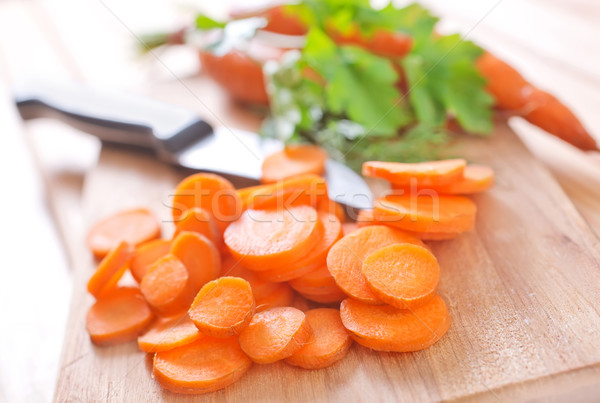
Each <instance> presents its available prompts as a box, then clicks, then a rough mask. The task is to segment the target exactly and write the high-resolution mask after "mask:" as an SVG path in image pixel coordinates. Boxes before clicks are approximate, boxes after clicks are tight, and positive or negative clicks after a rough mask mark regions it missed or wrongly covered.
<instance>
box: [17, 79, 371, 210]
mask: <svg viewBox="0 0 600 403" xmlns="http://www.w3.org/2000/svg"><path fill="white" fill-rule="evenodd" d="M14 98H15V104H16V106H17V108H18V111H19V113H20V115H21V117H22V118H23V119H24V120H28V119H35V118H40V117H50V118H55V119H59V120H61V121H64V122H65V123H68V124H70V125H71V126H73V127H75V128H77V129H80V130H82V131H84V132H87V133H90V134H93V135H95V136H96V137H98V138H100V139H101V140H102V141H103V142H106V143H110V144H116V145H120V146H127V147H129V148H131V149H139V150H146V151H150V152H152V153H154V154H155V155H156V157H157V158H158V159H159V160H161V161H163V162H165V163H168V164H172V165H176V166H181V167H184V168H187V169H191V170H194V171H203V172H213V173H217V174H221V175H224V176H226V177H229V178H231V179H233V180H234V181H235V180H237V181H240V180H241V181H243V182H244V183H248V184H250V183H259V182H260V177H261V164H262V162H263V159H264V158H265V157H266V156H267V155H269V154H271V153H273V152H276V151H279V150H281V149H282V148H283V146H284V145H283V143H282V142H280V141H278V140H276V139H266V138H263V137H260V136H259V135H257V134H256V133H252V132H248V131H244V130H239V129H231V128H228V127H224V126H218V127H216V128H213V127H212V126H211V125H210V124H209V123H208V122H206V121H205V120H204V119H202V118H201V117H200V116H199V115H198V114H197V113H196V112H195V111H193V110H189V109H185V108H182V107H178V106H175V105H170V104H167V103H162V102H158V101H155V100H152V99H149V98H144V97H140V96H135V95H131V94H125V93H115V92H110V91H105V90H99V89H94V88H91V87H87V86H83V85H79V84H74V83H71V84H64V83H61V84H51V83H30V84H29V85H27V86H21V87H20V88H18V89H17V90H16V91H15V97H14ZM325 179H326V180H327V184H328V190H329V197H330V198H331V199H332V200H335V201H337V202H338V203H341V204H343V205H345V206H348V207H351V208H354V209H365V208H371V207H372V195H371V191H370V189H369V187H368V185H367V184H366V183H365V181H364V180H363V179H362V178H361V177H360V176H359V175H358V174H356V173H355V172H354V171H353V170H351V169H350V168H348V167H347V166H345V165H343V164H341V163H340V162H337V161H334V160H331V159H328V160H327V162H326V173H325Z"/></svg>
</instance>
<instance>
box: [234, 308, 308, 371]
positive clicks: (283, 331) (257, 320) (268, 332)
mask: <svg viewBox="0 0 600 403" xmlns="http://www.w3.org/2000/svg"><path fill="white" fill-rule="evenodd" d="M311 335H312V329H311V327H310V325H309V324H308V321H307V320H306V315H304V312H302V311H300V310H298V309H296V308H292V307H282V308H272V309H269V310H267V311H263V312H259V313H257V314H256V315H254V317H253V318H252V320H251V321H250V324H249V325H248V326H247V327H246V328H245V329H244V330H243V331H242V333H241V334H240V340H239V341H240V347H242V350H244V352H245V353H246V354H248V356H249V357H250V359H251V360H252V361H254V362H257V363H259V364H268V363H271V362H275V361H279V360H283V359H284V358H287V357H289V356H291V355H292V354H294V353H295V352H296V351H298V350H300V349H301V348H302V347H303V346H304V345H305V344H306V343H307V342H308V340H309V339H310V337H311Z"/></svg>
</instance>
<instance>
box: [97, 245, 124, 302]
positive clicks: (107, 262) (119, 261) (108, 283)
mask: <svg viewBox="0 0 600 403" xmlns="http://www.w3.org/2000/svg"><path fill="white" fill-rule="evenodd" d="M132 255H133V246H132V245H131V244H129V243H127V242H121V243H120V244H119V245H118V246H117V247H116V248H115V249H113V250H112V251H110V253H109V254H108V255H106V256H105V257H104V259H102V261H101V262H100V264H99V265H98V269H96V272H95V273H94V275H93V276H92V277H91V278H90V280H89V281H88V284H87V290H88V292H89V293H90V294H92V295H93V296H94V297H96V298H98V297H99V296H101V295H102V294H105V293H106V292H108V291H111V290H113V289H114V288H115V287H116V285H117V282H118V281H119V279H120V278H121V277H123V274H124V273H125V271H126V270H127V264H128V263H129V261H130V260H131V256H132Z"/></svg>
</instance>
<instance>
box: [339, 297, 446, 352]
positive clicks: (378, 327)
mask: <svg viewBox="0 0 600 403" xmlns="http://www.w3.org/2000/svg"><path fill="white" fill-rule="evenodd" d="M340 315H341V318H342V323H343V324H344V327H345V328H346V329H348V331H349V332H350V333H351V335H352V338H353V339H354V341H356V342H357V343H358V344H361V345H363V346H365V347H368V348H371V349H373V350H378V351H396V352H409V351H418V350H422V349H424V348H427V347H429V346H431V345H432V344H434V343H435V342H437V341H438V340H439V339H440V338H441V337H442V336H443V335H444V334H446V332H447V331H448V329H449V328H450V314H449V313H448V309H447V308H446V304H445V303H444V300H442V299H441V298H440V297H439V296H437V295H436V296H435V297H434V298H432V299H431V300H430V301H429V302H427V303H425V304H423V305H421V306H419V307H417V308H415V309H413V310H401V309H397V308H394V307H393V306H389V305H380V306H375V305H369V304H365V303H363V302H360V301H356V300H353V299H351V298H348V299H345V300H344V301H342V304H341V306H340Z"/></svg>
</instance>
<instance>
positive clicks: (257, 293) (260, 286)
mask: <svg viewBox="0 0 600 403" xmlns="http://www.w3.org/2000/svg"><path fill="white" fill-rule="evenodd" d="M221 276H222V277H225V276H229V277H241V278H243V279H244V280H246V281H247V282H249V283H250V287H251V288H252V295H253V296H254V300H255V301H259V300H263V299H264V298H267V297H268V296H269V295H271V294H272V293H274V292H276V290H277V289H278V288H279V284H277V283H272V282H270V281H265V280H263V279H262V278H260V277H259V276H258V274H257V272H255V271H252V270H249V269H246V268H245V267H244V266H242V265H241V264H240V262H238V261H237V260H235V259H234V258H233V256H227V257H226V258H224V259H223V265H222V269H221Z"/></svg>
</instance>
